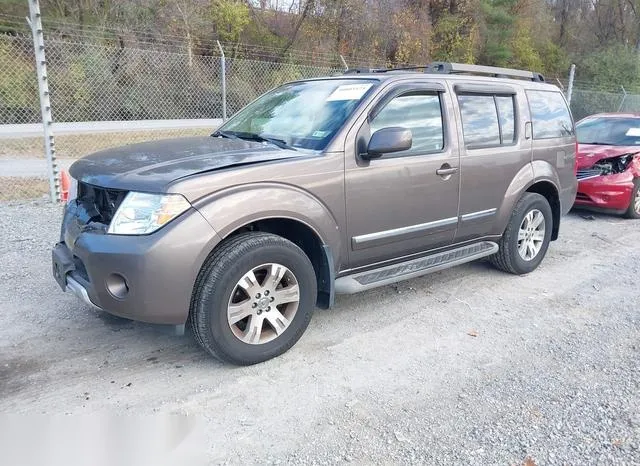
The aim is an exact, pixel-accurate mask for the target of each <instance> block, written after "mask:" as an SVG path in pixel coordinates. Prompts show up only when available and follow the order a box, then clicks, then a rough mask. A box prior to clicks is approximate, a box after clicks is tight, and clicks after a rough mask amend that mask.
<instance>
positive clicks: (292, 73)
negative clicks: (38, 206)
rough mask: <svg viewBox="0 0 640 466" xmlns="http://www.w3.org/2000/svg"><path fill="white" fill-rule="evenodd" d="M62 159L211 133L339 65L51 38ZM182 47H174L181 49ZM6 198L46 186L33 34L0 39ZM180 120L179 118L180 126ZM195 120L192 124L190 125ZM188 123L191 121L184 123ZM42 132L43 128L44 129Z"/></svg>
mask: <svg viewBox="0 0 640 466" xmlns="http://www.w3.org/2000/svg"><path fill="white" fill-rule="evenodd" d="M45 43H46V58H47V69H48V76H47V81H48V84H49V90H50V99H51V109H52V113H53V119H54V122H55V123H54V124H53V125H52V126H53V132H54V135H55V148H56V157H57V164H58V166H59V167H60V168H61V169H65V168H67V167H68V166H69V165H70V163H71V162H72V161H73V160H74V159H76V158H78V157H81V156H83V155H86V154H88V153H91V152H95V151H98V150H101V149H105V148H108V147H113V146H117V145H123V144H132V143H136V142H143V141H149V140H155V139H164V138H171V137H182V136H197V135H207V134H210V133H211V132H212V131H213V129H214V127H215V125H216V123H218V122H220V121H221V119H222V117H223V114H224V112H223V102H225V99H223V95H222V86H221V83H222V73H223V72H224V73H225V78H226V114H227V115H228V116H231V115H233V114H234V113H235V112H237V111H238V110H240V109H241V108H242V107H244V106H245V105H246V104H248V103H249V102H251V101H252V100H253V99H255V98H256V97H258V96H259V95H261V94H263V93H264V92H266V91H268V90H269V89H271V88H273V87H275V86H277V85H279V84H282V83H284V82H287V81H291V80H295V79H304V78H311V77H318V76H326V75H331V74H336V73H337V72H339V71H341V68H340V67H338V66H337V65H336V66H330V65H306V64H299V63H291V62H274V61H262V60H252V59H245V58H230V57H227V58H226V60H225V69H224V70H223V69H222V60H221V56H220V55H214V54H211V55H207V56H204V55H195V54H191V53H188V51H187V50H186V48H185V49H184V50H182V51H176V50H172V51H166V50H158V49H153V48H139V47H131V46H121V45H114V44H99V43H83V42H76V41H73V40H69V39H68V38H65V37H55V36H50V37H49V36H48V37H47V38H46V41H45ZM174 49H175V48H174ZM0 63H2V67H3V69H4V70H6V71H7V72H4V71H3V73H2V74H0V201H4V200H14V199H25V198H39V197H42V196H45V195H46V194H47V192H48V184H47V170H46V160H45V156H44V140H43V136H42V134H41V128H42V126H41V125H42V123H41V114H40V103H39V99H38V84H37V75H36V66H35V62H34V53H33V41H32V38H31V36H29V35H23V36H15V35H14V36H11V35H0ZM172 122H174V123H175V124H173V126H175V127H172ZM189 122H193V124H192V125H190V124H189ZM185 123H186V124H185ZM39 128H40V129H39Z"/></svg>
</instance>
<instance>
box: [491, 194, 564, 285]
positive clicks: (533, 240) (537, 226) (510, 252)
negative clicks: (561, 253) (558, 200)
mask: <svg viewBox="0 0 640 466" xmlns="http://www.w3.org/2000/svg"><path fill="white" fill-rule="evenodd" d="M552 231H553V213H552V211H551V206H550V205H549V201H547V199H546V198H545V197H544V196H542V195H540V194H537V193H525V194H524V195H523V196H522V197H521V198H520V200H519V201H518V202H517V203H516V205H515V207H514V209H513V212H512V214H511V218H510V219H509V224H508V225H507V228H506V229H505V231H504V233H503V235H502V238H500V241H499V242H498V246H499V247H500V249H499V250H498V252H497V253H496V254H494V255H493V256H491V257H490V258H489V260H490V261H491V263H492V264H493V265H494V266H495V267H496V268H498V269H500V270H502V271H504V272H509V273H513V274H516V275H523V274H527V273H530V272H533V271H534V270H535V269H536V268H537V267H538V265H540V262H542V259H544V256H545V254H546V253H547V249H548V248H549V243H550V242H551V232H552Z"/></svg>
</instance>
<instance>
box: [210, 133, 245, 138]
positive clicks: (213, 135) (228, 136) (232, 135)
mask: <svg viewBox="0 0 640 466" xmlns="http://www.w3.org/2000/svg"><path fill="white" fill-rule="evenodd" d="M211 136H212V137H214V138H217V137H223V138H227V139H240V138H239V137H238V136H236V135H235V134H234V133H230V132H229V131H216V132H215V133H213V134H212V135H211Z"/></svg>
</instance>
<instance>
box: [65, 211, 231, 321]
mask: <svg viewBox="0 0 640 466" xmlns="http://www.w3.org/2000/svg"><path fill="white" fill-rule="evenodd" d="M63 236H64V235H63ZM218 242H219V237H218V235H217V234H216V233H215V231H214V230H213V228H212V227H211V226H210V225H209V223H208V222H207V221H206V220H205V219H204V217H202V215H201V214H200V213H199V212H198V211H196V210H195V209H192V210H190V211H188V212H186V213H185V214H183V215H182V216H180V217H179V218H178V219H176V220H174V221H173V222H171V223H169V224H168V225H167V226H165V227H164V228H162V229H160V230H159V231H157V232H156V233H153V234H151V235H145V236H125V235H108V234H99V233H95V232H93V233H92V232H86V233H80V235H79V236H78V237H77V239H76V240H75V242H74V244H72V245H71V247H69V245H68V244H66V243H64V242H61V243H58V244H57V245H56V247H55V248H54V251H53V272H54V277H55V278H56V280H57V281H58V283H59V284H60V286H61V287H62V288H63V290H66V291H71V292H73V293H74V294H75V295H76V296H78V297H79V298H80V299H81V300H82V301H83V302H85V303H86V304H87V305H89V306H91V307H92V308H94V309H102V310H104V311H107V312H109V313H110V314H114V315H117V316H120V317H125V318H128V319H132V320H138V321H142V322H149V323H155V324H172V325H179V324H183V323H185V322H186V320H187V316H188V314H189V305H190V302H191V294H192V291H193V285H194V283H195V280H196V277H197V275H198V272H199V270H200V268H201V266H202V264H203V263H204V261H205V259H206V257H207V255H208V254H209V252H210V251H211V250H212V249H213V248H214V247H215V245H216V244H217V243H218Z"/></svg>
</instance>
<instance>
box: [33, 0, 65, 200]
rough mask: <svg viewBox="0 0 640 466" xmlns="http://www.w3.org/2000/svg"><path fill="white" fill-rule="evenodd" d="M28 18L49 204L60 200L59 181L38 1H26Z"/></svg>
mask: <svg viewBox="0 0 640 466" xmlns="http://www.w3.org/2000/svg"><path fill="white" fill-rule="evenodd" d="M28 2H29V17H28V18H27V23H29V26H30V27H31V34H32V35H33V51H34V55H35V59H36V72H37V75H38V90H39V93H40V113H41V115H42V131H43V136H44V153H45V156H46V158H47V173H48V175H49V193H50V195H51V202H58V201H59V200H60V185H59V183H60V181H59V180H58V166H57V164H56V148H55V140H54V137H53V130H52V128H51V125H52V123H53V116H52V114H51V100H50V99H49V82H48V81H47V61H46V58H45V53H44V32H43V30H42V15H41V14H40V4H39V3H38V0H28Z"/></svg>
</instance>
